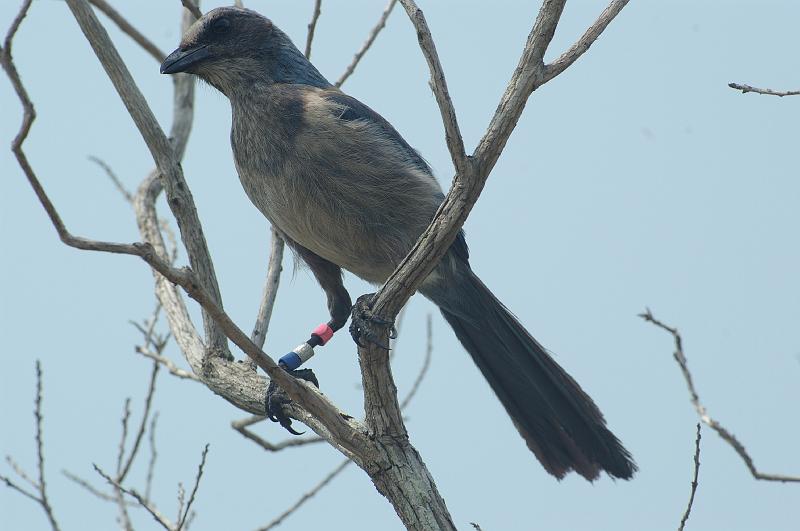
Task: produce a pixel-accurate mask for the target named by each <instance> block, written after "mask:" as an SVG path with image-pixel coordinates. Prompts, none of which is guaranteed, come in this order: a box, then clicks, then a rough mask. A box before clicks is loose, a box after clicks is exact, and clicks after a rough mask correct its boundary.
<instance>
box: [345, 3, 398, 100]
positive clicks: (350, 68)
mask: <svg viewBox="0 0 800 531" xmlns="http://www.w3.org/2000/svg"><path fill="white" fill-rule="evenodd" d="M395 4H397V0H389V3H388V4H386V8H385V9H384V10H383V13H381V17H380V18H379V19H378V22H377V23H375V26H374V27H373V28H372V29H371V30H370V32H369V35H367V40H366V41H364V44H362V45H361V48H359V50H358V51H357V52H356V54H355V55H354V56H353V60H352V61H351V62H350V64H349V65H347V68H346V69H345V71H344V72H343V73H342V75H341V76H339V79H337V80H336V83H334V85H336V86H337V87H339V88H341V87H342V85H344V82H345V81H347V78H349V77H350V76H351V75H353V72H355V70H356V67H357V66H358V63H360V62H361V58H362V57H364V54H366V53H367V51H368V50H369V49H370V47H371V46H372V43H373V42H375V39H376V38H377V37H378V34H379V33H380V32H381V30H382V29H383V28H384V27H385V26H386V21H387V20H388V19H389V15H391V14H392V10H393V9H394V6H395Z"/></svg>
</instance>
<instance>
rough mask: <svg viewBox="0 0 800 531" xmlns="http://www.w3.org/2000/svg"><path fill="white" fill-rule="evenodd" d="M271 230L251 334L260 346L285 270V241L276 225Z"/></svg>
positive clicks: (264, 336) (261, 345) (253, 365)
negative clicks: (263, 279)
mask: <svg viewBox="0 0 800 531" xmlns="http://www.w3.org/2000/svg"><path fill="white" fill-rule="evenodd" d="M270 232H271V233H272V243H271V245H270V250H269V263H268V265H267V279H266V280H265V281H264V291H263V293H262V295H261V304H260V305H259V307H258V315H257V316H256V324H255V326H253V333H252V334H250V339H251V340H252V341H253V343H255V344H256V345H258V348H263V347H264V341H265V340H266V339H267V331H268V330H269V322H270V321H271V320H272V310H273V308H274V307H275V298H276V297H277V296H278V286H279V285H280V281H281V271H283V266H282V263H283V249H284V241H283V238H282V237H281V235H280V233H279V232H278V231H277V230H276V229H275V227H272V230H271V231H270ZM251 369H253V370H255V364H252V361H251Z"/></svg>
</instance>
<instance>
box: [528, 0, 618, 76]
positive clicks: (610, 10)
mask: <svg viewBox="0 0 800 531" xmlns="http://www.w3.org/2000/svg"><path fill="white" fill-rule="evenodd" d="M628 1H629V0H614V1H612V2H611V3H610V4H609V5H608V7H607V8H605V10H604V11H603V12H602V13H601V14H600V16H599V17H598V18H597V20H596V21H595V22H594V24H592V25H591V26H590V27H589V29H587V30H586V32H585V33H584V34H583V35H582V36H581V38H580V39H578V41H577V42H576V43H575V44H573V45H572V46H570V48H569V49H568V50H567V51H566V52H564V53H563V54H561V55H560V56H559V57H558V58H557V59H556V60H555V61H553V62H552V63H550V64H548V65H547V66H545V68H544V73H543V75H542V82H541V84H544V83H547V82H548V81H550V80H551V79H553V78H554V77H556V76H557V75H558V74H560V73H561V72H563V71H564V70H566V69H567V68H569V66H570V65H572V63H574V62H575V61H577V60H578V58H579V57H580V56H581V55H583V54H584V53H586V51H587V50H588V49H589V47H590V46H591V45H592V44H593V43H594V41H596V40H597V38H598V37H599V36H600V34H601V33H603V31H605V29H606V28H607V27H608V25H609V24H611V21H612V20H614V18H616V16H617V15H619V12H620V11H622V8H623V7H625V6H626V5H627V4H628Z"/></svg>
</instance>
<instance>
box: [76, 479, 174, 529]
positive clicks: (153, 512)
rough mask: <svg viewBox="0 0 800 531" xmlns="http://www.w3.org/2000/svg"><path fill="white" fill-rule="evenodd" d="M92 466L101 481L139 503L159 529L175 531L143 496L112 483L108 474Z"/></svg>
mask: <svg viewBox="0 0 800 531" xmlns="http://www.w3.org/2000/svg"><path fill="white" fill-rule="evenodd" d="M92 466H94V469H95V471H96V472H97V473H98V474H100V476H102V477H103V479H105V480H106V481H108V483H109V484H110V485H111V486H112V487H114V488H115V489H118V490H120V491H122V492H124V493H125V494H127V495H128V496H130V497H132V498H133V499H135V500H136V501H137V502H139V505H141V506H142V507H144V509H145V510H146V511H147V512H148V513H150V515H151V516H152V517H153V518H154V519H155V521H156V522H158V523H159V524H161V527H163V528H164V529H166V530H167V531H174V530H175V527H174V525H173V524H172V522H170V520H169V519H168V518H167V517H166V516H164V515H163V514H161V512H159V510H158V509H157V508H156V507H155V506H153V505H152V504H151V503H150V502H149V501H148V500H146V499H145V498H144V496H142V495H141V494H139V493H138V492H136V490H134V489H127V488H125V487H123V486H122V485H120V484H119V483H117V482H116V481H114V479H113V478H112V477H111V476H109V475H108V474H106V473H105V472H103V469H101V468H100V467H99V466H97V465H92Z"/></svg>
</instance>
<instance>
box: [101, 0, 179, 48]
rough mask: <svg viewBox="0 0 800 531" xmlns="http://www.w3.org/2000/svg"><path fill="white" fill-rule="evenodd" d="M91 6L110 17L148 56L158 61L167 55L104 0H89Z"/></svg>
mask: <svg viewBox="0 0 800 531" xmlns="http://www.w3.org/2000/svg"><path fill="white" fill-rule="evenodd" d="M89 1H90V2H91V3H92V5H93V6H95V7H96V8H97V9H99V10H100V11H102V12H103V14H104V15H105V16H107V17H108V18H109V19H111V22H113V23H114V24H116V25H117V27H118V28H119V29H120V30H122V32H123V33H125V34H126V35H127V36H128V37H130V38H131V39H133V40H134V42H136V44H138V45H139V46H141V47H142V48H144V50H145V51H146V52H147V53H148V54H150V56H151V57H152V58H153V59H155V60H156V61H158V62H159V63H160V62H161V61H163V60H164V58H165V57H166V56H167V54H165V53H164V52H163V51H161V49H160V48H159V47H158V46H156V45H155V44H154V43H153V41H151V40H150V39H148V38H147V37H145V36H144V34H143V33H142V32H140V31H139V30H138V29H136V28H135V27H134V26H133V24H131V23H130V22H128V20H127V19H126V18H125V17H123V16H122V15H121V14H120V13H119V11H117V10H116V9H114V8H113V7H111V5H110V4H109V3H108V2H106V1H105V0H89Z"/></svg>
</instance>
